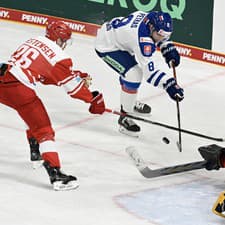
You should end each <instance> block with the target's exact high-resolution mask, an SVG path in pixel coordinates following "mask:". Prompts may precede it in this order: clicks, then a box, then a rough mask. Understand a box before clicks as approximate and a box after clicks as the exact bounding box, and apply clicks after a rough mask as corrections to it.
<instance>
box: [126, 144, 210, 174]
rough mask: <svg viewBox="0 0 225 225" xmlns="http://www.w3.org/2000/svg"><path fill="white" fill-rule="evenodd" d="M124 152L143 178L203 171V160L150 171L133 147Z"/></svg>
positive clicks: (204, 162)
mask: <svg viewBox="0 0 225 225" xmlns="http://www.w3.org/2000/svg"><path fill="white" fill-rule="evenodd" d="M126 152H127V154H128V155H129V156H130V158H131V160H132V161H133V163H134V164H135V166H136V168H137V169H138V170H139V172H140V173H141V174H142V175H143V176H144V177H145V178H154V177H161V176H166V175H172V174H175V173H183V172H187V171H192V170H198V169H203V168H205V165H206V161H205V160H203V161H196V162H191V163H186V164H180V165H174V166H169V167H162V168H160V169H155V170H152V169H150V168H149V167H148V166H147V165H146V163H145V162H144V160H143V159H142V158H141V156H140V155H139V153H138V152H137V150H136V149H135V148H134V147H133V146H129V147H127V148H126Z"/></svg>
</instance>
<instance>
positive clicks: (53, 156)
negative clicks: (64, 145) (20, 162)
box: [41, 152, 60, 168]
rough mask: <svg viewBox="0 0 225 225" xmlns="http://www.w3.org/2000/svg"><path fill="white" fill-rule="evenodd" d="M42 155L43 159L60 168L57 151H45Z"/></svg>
mask: <svg viewBox="0 0 225 225" xmlns="http://www.w3.org/2000/svg"><path fill="white" fill-rule="evenodd" d="M41 156H42V159H43V160H44V161H46V162H48V163H49V165H50V166H51V167H58V168H60V161H59V155H58V153H57V152H44V153H42V154H41Z"/></svg>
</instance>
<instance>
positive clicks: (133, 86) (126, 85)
mask: <svg viewBox="0 0 225 225" xmlns="http://www.w3.org/2000/svg"><path fill="white" fill-rule="evenodd" d="M140 84H141V83H140V82H131V81H126V80H125V79H123V78H122V77H120V85H121V88H122V90H123V91H125V92H127V93H130V94H135V93H137V91H138V88H139V87H140Z"/></svg>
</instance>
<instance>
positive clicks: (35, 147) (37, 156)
mask: <svg viewBox="0 0 225 225" xmlns="http://www.w3.org/2000/svg"><path fill="white" fill-rule="evenodd" d="M28 141H29V145H30V160H31V161H32V164H33V168H34V169H37V168H38V167H40V166H41V165H42V163H43V161H42V158H41V153H40V151H39V144H38V142H37V140H36V139H35V138H29V140H28Z"/></svg>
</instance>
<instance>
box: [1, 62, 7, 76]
mask: <svg viewBox="0 0 225 225" xmlns="http://www.w3.org/2000/svg"><path fill="white" fill-rule="evenodd" d="M7 69H8V65H7V64H5V63H0V76H4V75H5V72H6V71H7Z"/></svg>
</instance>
